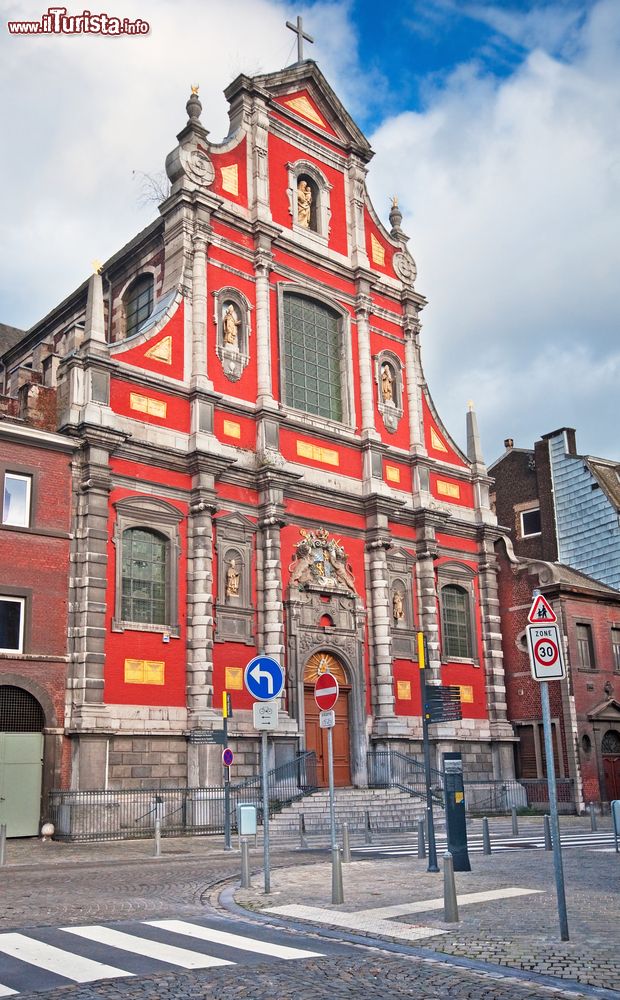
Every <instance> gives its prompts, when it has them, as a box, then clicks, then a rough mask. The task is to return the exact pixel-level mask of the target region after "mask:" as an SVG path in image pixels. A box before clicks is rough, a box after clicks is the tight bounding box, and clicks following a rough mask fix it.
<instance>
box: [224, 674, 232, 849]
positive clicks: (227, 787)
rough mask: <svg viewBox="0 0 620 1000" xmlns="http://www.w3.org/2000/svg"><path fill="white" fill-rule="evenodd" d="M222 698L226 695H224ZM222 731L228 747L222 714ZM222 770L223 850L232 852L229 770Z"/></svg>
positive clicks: (226, 726) (226, 731)
mask: <svg viewBox="0 0 620 1000" xmlns="http://www.w3.org/2000/svg"><path fill="white" fill-rule="evenodd" d="M224 698H226V694H225V693H224ZM222 726H223V730H224V747H227V746H228V715H227V714H224V718H223V720H222ZM223 768H224V850H225V851H232V845H231V842H230V835H231V825H232V824H231V822H230V768H229V767H226V764H223Z"/></svg>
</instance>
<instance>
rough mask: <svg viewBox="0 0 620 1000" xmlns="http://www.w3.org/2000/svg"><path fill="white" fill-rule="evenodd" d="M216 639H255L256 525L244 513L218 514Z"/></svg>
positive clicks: (251, 640)
mask: <svg viewBox="0 0 620 1000" xmlns="http://www.w3.org/2000/svg"><path fill="white" fill-rule="evenodd" d="M215 524H216V541H215V551H216V555H217V603H216V606H215V612H216V618H215V641H216V642H244V643H246V644H247V645H252V644H253V642H254V607H253V604H252V585H251V584H252V548H253V536H254V533H255V531H256V525H255V524H254V523H253V522H252V521H250V520H249V518H247V517H244V516H243V515H242V514H237V513H234V514H226V515H224V516H223V517H218V518H217V519H216V521H215Z"/></svg>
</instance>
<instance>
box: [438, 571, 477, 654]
mask: <svg viewBox="0 0 620 1000" xmlns="http://www.w3.org/2000/svg"><path fill="white" fill-rule="evenodd" d="M469 601H470V598H469V592H468V591H467V590H466V589H465V588H464V587H459V586H457V585H456V584H453V583H449V584H447V585H446V586H445V587H442V589H441V618H442V633H443V653H444V658H445V659H449V658H451V657H457V658H458V659H467V660H469V659H472V657H473V644H472V627H471V608H470V603H469Z"/></svg>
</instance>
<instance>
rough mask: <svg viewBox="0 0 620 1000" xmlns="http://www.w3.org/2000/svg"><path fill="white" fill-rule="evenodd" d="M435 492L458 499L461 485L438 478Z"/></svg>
mask: <svg viewBox="0 0 620 1000" xmlns="http://www.w3.org/2000/svg"><path fill="white" fill-rule="evenodd" d="M437 492H438V493H439V495H440V496H442V497H452V498H453V499H455V500H459V499H460V496H461V487H460V486H459V485H458V483H446V482H445V480H444V479H438V480H437Z"/></svg>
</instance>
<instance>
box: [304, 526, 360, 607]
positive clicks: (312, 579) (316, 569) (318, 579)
mask: <svg viewBox="0 0 620 1000" xmlns="http://www.w3.org/2000/svg"><path fill="white" fill-rule="evenodd" d="M299 533H300V535H301V536H302V537H301V541H300V542H298V543H297V547H296V549H295V558H294V560H293V562H292V564H291V566H290V573H291V587H294V586H297V587H298V588H299V589H300V590H303V589H306V588H317V589H319V590H334V591H335V590H341V591H346V592H347V593H351V594H355V593H356V590H355V579H354V577H353V573H352V572H351V568H350V566H349V565H348V564H347V554H346V552H345V550H344V548H343V546H342V545H341V544H340V542H339V541H336V539H335V538H330V536H329V532H328V531H327V530H326V529H325V528H319V529H318V530H317V531H306V529H305V528H300V529H299Z"/></svg>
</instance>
